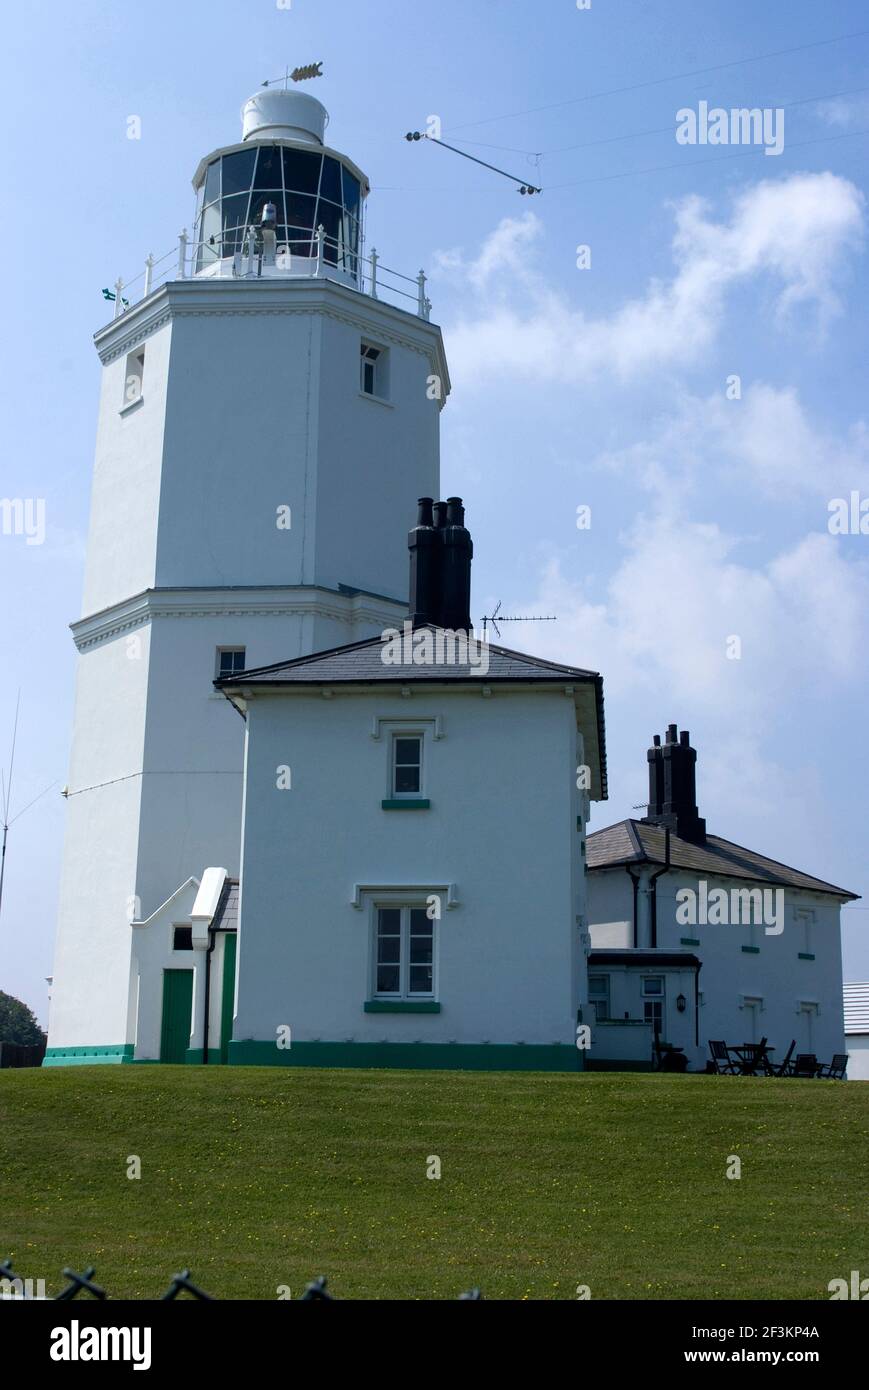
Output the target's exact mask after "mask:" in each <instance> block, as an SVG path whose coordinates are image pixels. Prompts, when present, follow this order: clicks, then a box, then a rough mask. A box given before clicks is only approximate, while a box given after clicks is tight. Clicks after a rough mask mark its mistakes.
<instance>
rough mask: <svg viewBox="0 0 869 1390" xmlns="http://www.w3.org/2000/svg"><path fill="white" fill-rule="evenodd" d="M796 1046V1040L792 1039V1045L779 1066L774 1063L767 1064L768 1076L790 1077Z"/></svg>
mask: <svg viewBox="0 0 869 1390" xmlns="http://www.w3.org/2000/svg"><path fill="white" fill-rule="evenodd" d="M796 1045H797V1041H796V1038H791V1045H790V1047H789V1048H788V1050H787V1052H786V1053H785V1055H784V1057H783V1058H782V1060H781V1062H780V1063H779V1064H778V1065H776V1064H775V1063H774V1062H769V1061H768V1062H767V1067H768V1070H767V1076H790V1074H791V1058H792V1057H793V1055H794V1048H795V1047H796Z"/></svg>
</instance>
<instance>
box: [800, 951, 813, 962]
mask: <svg viewBox="0 0 869 1390" xmlns="http://www.w3.org/2000/svg"><path fill="white" fill-rule="evenodd" d="M814 959H815V958H814V956H813V955H812V954H811V952H810V951H798V952H797V960H814Z"/></svg>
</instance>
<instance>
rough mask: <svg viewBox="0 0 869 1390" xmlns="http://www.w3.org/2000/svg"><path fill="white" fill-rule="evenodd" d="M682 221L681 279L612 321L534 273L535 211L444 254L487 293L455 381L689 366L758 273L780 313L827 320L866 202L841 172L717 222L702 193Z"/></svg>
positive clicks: (458, 341) (794, 182) (798, 184)
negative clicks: (812, 310) (569, 300)
mask: <svg viewBox="0 0 869 1390" xmlns="http://www.w3.org/2000/svg"><path fill="white" fill-rule="evenodd" d="M675 220H676V227H675V232H674V236H673V243H672V250H673V260H674V273H673V275H672V277H671V278H670V279H669V280H660V279H656V280H652V281H650V283H649V285H648V287H647V289H646V292H645V294H644V295H643V296H642V297H640V298H639V299H635V300H632V301H629V302H627V303H626V304H623V305H622V306H621V307H620V308H618V309H616V310H615V311H614V312H613V314H612V315H610V316H609V317H605V318H598V319H592V318H590V317H588V316H586V315H585V314H584V313H583V312H582V311H581V310H576V309H572V308H570V307H569V306H568V305H567V304H565V302H564V298H563V296H562V295H560V294H558V293H556V291H555V290H554V289H553V288H552V287H551V286H550V285H549V284H548V283H547V281H546V280H545V279H544V278H543V276H542V275H541V274H540V272H539V271H538V270H537V269H536V265H537V264H538V263H539V262H540V259H541V252H540V244H539V243H540V240H541V237H542V232H543V227H542V223H541V222H540V220H539V219H538V218H537V216H536V215H535V214H534V213H532V212H528V213H526V215H525V216H524V217H522V218H505V219H504V220H503V221H502V222H501V223H500V224H499V226H498V227H497V228H496V229H495V231H494V232H493V233H492V235H491V236H490V237H489V238H487V240H486V241H485V242H484V244H483V246H482V248H481V250H480V253H479V255H478V256H477V257H476V258H475V259H472V260H470V261H468V260H465V259H464V258H463V257H462V255H461V253H460V252H457V251H452V252H450V253H448V254H446V255H443V256H442V257H441V258H440V269H441V273H443V274H449V275H451V276H454V277H458V278H459V279H460V280H462V281H463V282H464V284H465V285H466V286H467V287H469V288H470V289H471V290H472V291H476V292H477V293H478V295H479V296H480V303H479V305H478V308H477V311H476V312H474V311H471V312H469V311H468V310H467V308H466V307H465V306H463V308H462V310H461V311H460V317H459V319H458V321H457V322H456V323H455V324H454V325H453V326H452V328H451V329H449V330H448V347H449V352H450V359H451V362H452V364H453V368H454V372H455V375H456V377H457V378H458V377H459V376H461V378H462V379H463V380H464V381H465V382H469V381H471V380H473V379H475V378H476V379H480V378H485V377H491V376H492V375H494V374H498V375H503V374H504V373H505V372H506V373H509V372H511V371H518V370H520V369H521V371H522V373H523V375H525V376H527V375H528V374H529V373H531V374H532V375H534V376H537V377H538V378H544V379H546V380H548V381H552V382H567V383H573V382H576V381H580V380H588V379H589V377H595V376H597V375H599V374H601V373H607V374H611V373H616V374H617V375H618V376H620V377H622V378H625V377H629V376H632V375H634V374H637V373H640V372H643V371H645V370H647V369H649V368H651V367H657V368H659V367H660V366H662V365H666V364H670V363H685V362H689V361H691V360H692V359H693V358H695V357H696V356H697V354H699V353H701V352H702V351H703V350H704V349H705V348H707V347H708V346H709V344H710V343H711V342H712V341H713V339H714V338H715V336H716V334H717V332H718V329H719V327H720V324H721V321H722V318H723V314H724V308H725V297H726V292H727V290H728V289H729V288H731V287H733V286H735V285H737V284H739V283H742V282H745V281H748V280H750V279H751V278H753V277H757V276H760V275H765V276H769V277H771V278H772V279H773V280H774V281H775V282H776V284H777V286H778V298H777V301H776V307H777V311H778V312H779V313H780V314H786V313H787V312H788V311H789V310H790V309H792V308H793V307H794V305H796V304H799V303H806V302H811V303H813V304H814V305H815V306H816V308H817V311H818V314H819V316H820V318H821V321H822V322H823V321H826V319H828V318H829V316H830V315H831V314H833V313H835V312H836V311H837V309H838V307H839V305H838V299H837V296H836V292H835V285H836V280H837V277H838V275H839V273H840V271H841V268H842V263H843V260H844V257H845V253H846V252H847V250H848V249H850V248H852V247H854V246H856V245H857V244H858V242H859V240H860V237H861V234H862V230H863V198H862V194H861V193H860V192H859V191H858V189H857V188H856V187H855V186H854V185H853V184H852V183H849V182H848V181H847V180H846V179H842V178H839V177H838V176H837V175H835V174H831V173H820V174H794V175H792V176H791V177H789V178H786V179H781V180H769V181H765V182H762V183H758V184H756V185H754V186H753V187H751V188H750V189H748V190H747V191H746V192H744V193H742V194H741V195H740V196H739V197H738V198H737V199H736V200H735V202H734V204H733V207H732V210H731V216H730V219H729V221H723V222H715V221H713V220H712V218H711V214H710V209H709V204H708V203H707V202H706V201H705V200H703V199H700V198H698V197H696V196H692V197H689V198H686V199H684V200H682V202H680V203H679V204H677V205H676V209H675ZM483 294H485V298H483Z"/></svg>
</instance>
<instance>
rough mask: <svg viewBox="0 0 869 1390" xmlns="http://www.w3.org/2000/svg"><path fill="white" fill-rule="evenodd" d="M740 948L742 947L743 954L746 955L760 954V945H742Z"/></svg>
mask: <svg viewBox="0 0 869 1390" xmlns="http://www.w3.org/2000/svg"><path fill="white" fill-rule="evenodd" d="M741 949H742V951H743V952H744V954H745V955H747V956H759V955H760V947H759V946H743V947H742V948H741Z"/></svg>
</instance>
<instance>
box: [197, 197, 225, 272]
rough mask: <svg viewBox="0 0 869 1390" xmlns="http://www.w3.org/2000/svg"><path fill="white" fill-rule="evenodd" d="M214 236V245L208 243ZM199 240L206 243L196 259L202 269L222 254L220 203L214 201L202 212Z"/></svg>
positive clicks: (198, 266)
mask: <svg viewBox="0 0 869 1390" xmlns="http://www.w3.org/2000/svg"><path fill="white" fill-rule="evenodd" d="M212 237H213V238H214V244H213V246H212V245H209V244H208V243H209V240H210V238H212ZM197 240H199V241H201V242H204V243H205V245H203V246H200V248H199V254H198V256H197V259H196V268H197V270H202V268H203V267H204V266H207V265H211V264H212V263H213V262H214V261H216V260H217V259H218V258H219V256H220V205H219V203H212V205H211V207H209V208H206V209H205V211H204V213H203V214H202V219H201V221H200V224H199V232H198V234H197Z"/></svg>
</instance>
